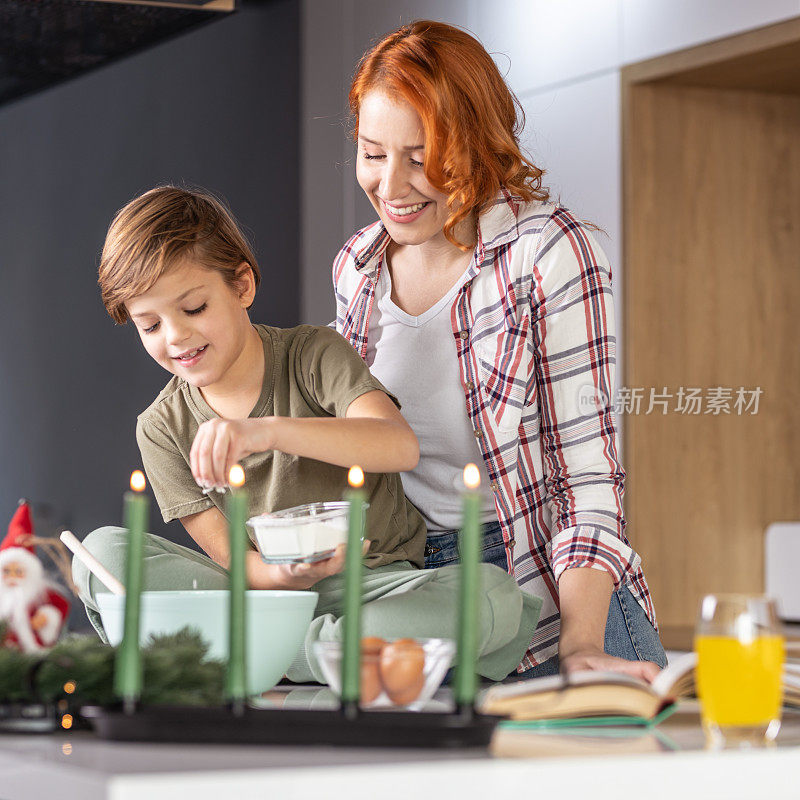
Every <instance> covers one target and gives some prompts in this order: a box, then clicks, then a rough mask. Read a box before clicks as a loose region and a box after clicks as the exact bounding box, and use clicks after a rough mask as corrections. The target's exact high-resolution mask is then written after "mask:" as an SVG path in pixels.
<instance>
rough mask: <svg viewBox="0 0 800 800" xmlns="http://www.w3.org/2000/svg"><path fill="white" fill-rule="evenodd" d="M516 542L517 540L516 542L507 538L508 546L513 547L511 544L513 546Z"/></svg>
mask: <svg viewBox="0 0 800 800" xmlns="http://www.w3.org/2000/svg"><path fill="white" fill-rule="evenodd" d="M516 543H517V542H516V540H515V539H509V540H508V546H509V547H513V546H514V545H515V544H516Z"/></svg>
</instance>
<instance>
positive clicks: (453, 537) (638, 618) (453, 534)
mask: <svg viewBox="0 0 800 800" xmlns="http://www.w3.org/2000/svg"><path fill="white" fill-rule="evenodd" d="M483 560H484V561H485V562H487V563H489V564H496V565H497V566H498V567H501V568H502V569H504V570H506V571H508V561H507V560H506V547H505V543H504V541H503V533H502V530H501V529H500V523H499V522H493V523H489V524H487V525H484V526H483ZM456 561H458V531H442V532H439V533H433V534H428V541H427V543H426V545H425V567H426V569H430V568H433V567H443V566H444V565H445V564H452V563H454V562H456ZM604 649H605V651H606V653H608V654H609V655H612V656H618V657H619V658H626V659H628V661H654V662H655V663H656V664H658V666H659V667H666V666H667V655H666V653H665V652H664V647H663V645H662V644H661V639H659V638H658V633H656V630H655V628H653V626H652V624H651V623H650V620H649V619H647V615H646V614H645V613H644V609H643V608H642V607H641V606H640V605H639V604H638V603H637V602H636V600H635V599H634V597H633V595H632V594H631V593H630V590H629V589H628V587H627V586H621V587H620V588H619V589H617V590H616V591H615V592H614V593H613V594H612V595H611V603H610V604H609V606H608V621H607V622H606V636H605V647H604ZM557 674H558V656H557V655H555V656H553V657H552V658H550V659H548V660H547V661H545V662H544V663H542V664H537V665H536V666H535V667H531V669H529V670H526V671H525V672H522V673H517V674H515V675H514V676H513V677H515V678H540V677H542V676H544V675H557Z"/></svg>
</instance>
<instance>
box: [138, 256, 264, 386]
mask: <svg viewBox="0 0 800 800" xmlns="http://www.w3.org/2000/svg"><path fill="white" fill-rule="evenodd" d="M254 294H255V287H254V286H253V287H252V291H251V290H250V289H248V288H245V291H244V293H243V294H242V295H241V296H240V295H239V294H238V293H237V292H236V291H235V290H234V289H233V288H231V287H230V286H228V285H227V284H226V283H225V281H224V280H223V278H222V276H221V275H220V274H219V273H218V272H216V271H215V270H211V269H207V268H205V267H203V266H201V265H199V264H197V263H196V262H193V261H190V260H188V259H187V260H185V261H182V262H181V263H180V264H178V265H177V266H175V267H173V268H172V269H171V270H169V272H166V273H164V275H162V276H161V277H160V278H159V279H158V280H157V281H156V283H155V285H154V286H153V287H152V288H151V289H150V290H148V291H147V292H145V293H144V294H141V295H139V296H138V297H134V298H133V299H131V300H128V301H127V302H126V303H125V308H126V309H127V311H128V314H129V315H130V318H131V319H132V320H133V323H134V324H135V325H136V330H137V331H138V333H139V337H140V338H141V340H142V344H143V345H144V349H145V350H147V352H148V353H149V354H150V355H151V356H152V357H153V358H154V359H155V360H156V361H157V362H158V363H159V364H161V366H162V367H164V369H165V370H167V371H168V372H171V373H172V374H173V375H177V376H178V377H180V378H184V379H185V380H186V381H187V382H188V383H191V384H192V385H193V386H197V387H199V388H208V387H211V386H213V385H214V384H217V383H219V381H221V380H222V379H223V378H224V377H225V375H226V373H227V372H228V370H229V369H230V368H231V366H232V365H233V364H234V363H235V362H236V360H237V358H239V357H240V355H241V354H242V351H243V348H244V343H245V341H246V336H247V332H248V331H249V329H250V320H249V318H248V315H247V308H248V306H249V305H250V304H251V303H252V301H253V295H254Z"/></svg>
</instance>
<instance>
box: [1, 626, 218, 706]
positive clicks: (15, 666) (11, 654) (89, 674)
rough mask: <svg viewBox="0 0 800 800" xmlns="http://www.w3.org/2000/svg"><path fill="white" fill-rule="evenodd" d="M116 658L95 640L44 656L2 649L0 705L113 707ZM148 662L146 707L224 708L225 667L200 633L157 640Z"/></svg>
mask: <svg viewBox="0 0 800 800" xmlns="http://www.w3.org/2000/svg"><path fill="white" fill-rule="evenodd" d="M1 635H2V628H1V627H0V636H1ZM115 659H116V648H114V647H110V646H109V645H107V644H103V643H102V642H101V641H100V640H99V639H97V638H96V637H95V636H91V635H88V636H87V635H77V634H76V635H72V636H68V637H66V638H64V639H62V640H61V641H60V642H59V643H58V644H57V645H56V646H55V647H53V649H52V650H50V651H49V652H47V653H45V654H42V655H37V654H25V653H22V652H20V651H19V650H14V649H11V648H6V647H0V702H6V703H7V702H14V701H25V702H41V701H44V702H56V701H58V700H60V699H63V698H65V697H68V696H69V697H70V699H71V700H73V701H75V702H77V703H78V704H92V705H107V704H109V703H113V702H114V700H115V697H114V662H115ZM142 661H143V669H144V686H143V694H142V702H143V703H145V704H148V705H195V706H196V705H221V704H222V702H223V698H224V685H225V662H223V661H219V660H215V659H210V658H208V645H207V644H206V643H205V642H204V641H203V639H202V637H201V636H200V634H199V633H198V632H197V631H196V630H192V629H189V628H184V629H183V630H181V631H178V633H175V634H170V635H165V636H154V637H151V639H150V640H149V641H148V642H147V644H146V645H145V646H144V647H143V648H142Z"/></svg>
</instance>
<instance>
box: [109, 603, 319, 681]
mask: <svg viewBox="0 0 800 800" xmlns="http://www.w3.org/2000/svg"><path fill="white" fill-rule="evenodd" d="M96 599H97V605H98V608H99V610H100V617H101V619H102V620H103V628H104V629H105V632H106V636H108V640H109V642H111V644H113V645H117V644H119V643H120V642H121V641H122V630H123V618H124V613H125V596H124V595H116V594H110V593H108V594H106V593H103V594H98V595H97V598H96ZM317 599H318V595H317V593H316V592H285V591H277V590H266V589H249V590H248V591H247V688H248V691H249V692H250V694H260V693H261V692H266V691H267V690H269V689H271V688H272V687H273V686H274V685H275V684H276V683H277V682H278V681H279V680H280V679H281V678H282V677H283V676H284V674H285V673H286V670H287V669H288V668H289V665H290V664H291V663H292V661H293V660H294V657H295V656H296V655H297V651H298V650H299V649H300V644H301V643H302V641H303V637H304V636H305V634H306V631H307V630H308V625H309V623H310V622H311V619H312V616H313V614H314V609H315V608H316V606H317ZM141 609H142V610H141V623H140V626H139V640H140V642H141V643H142V644H144V643H145V642H146V641H147V639H148V638H149V637H150V635H151V634H154V633H176V632H177V631H179V630H180V629H181V628H185V627H186V626H187V625H188V626H189V627H190V628H195V629H196V630H198V631H199V632H200V635H201V636H202V637H203V639H205V641H206V642H208V644H209V656H210V657H211V658H220V659H223V660H227V658H228V592H227V591H225V590H223V589H215V590H203V589H195V590H188V591H163V592H142V607H141Z"/></svg>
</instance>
